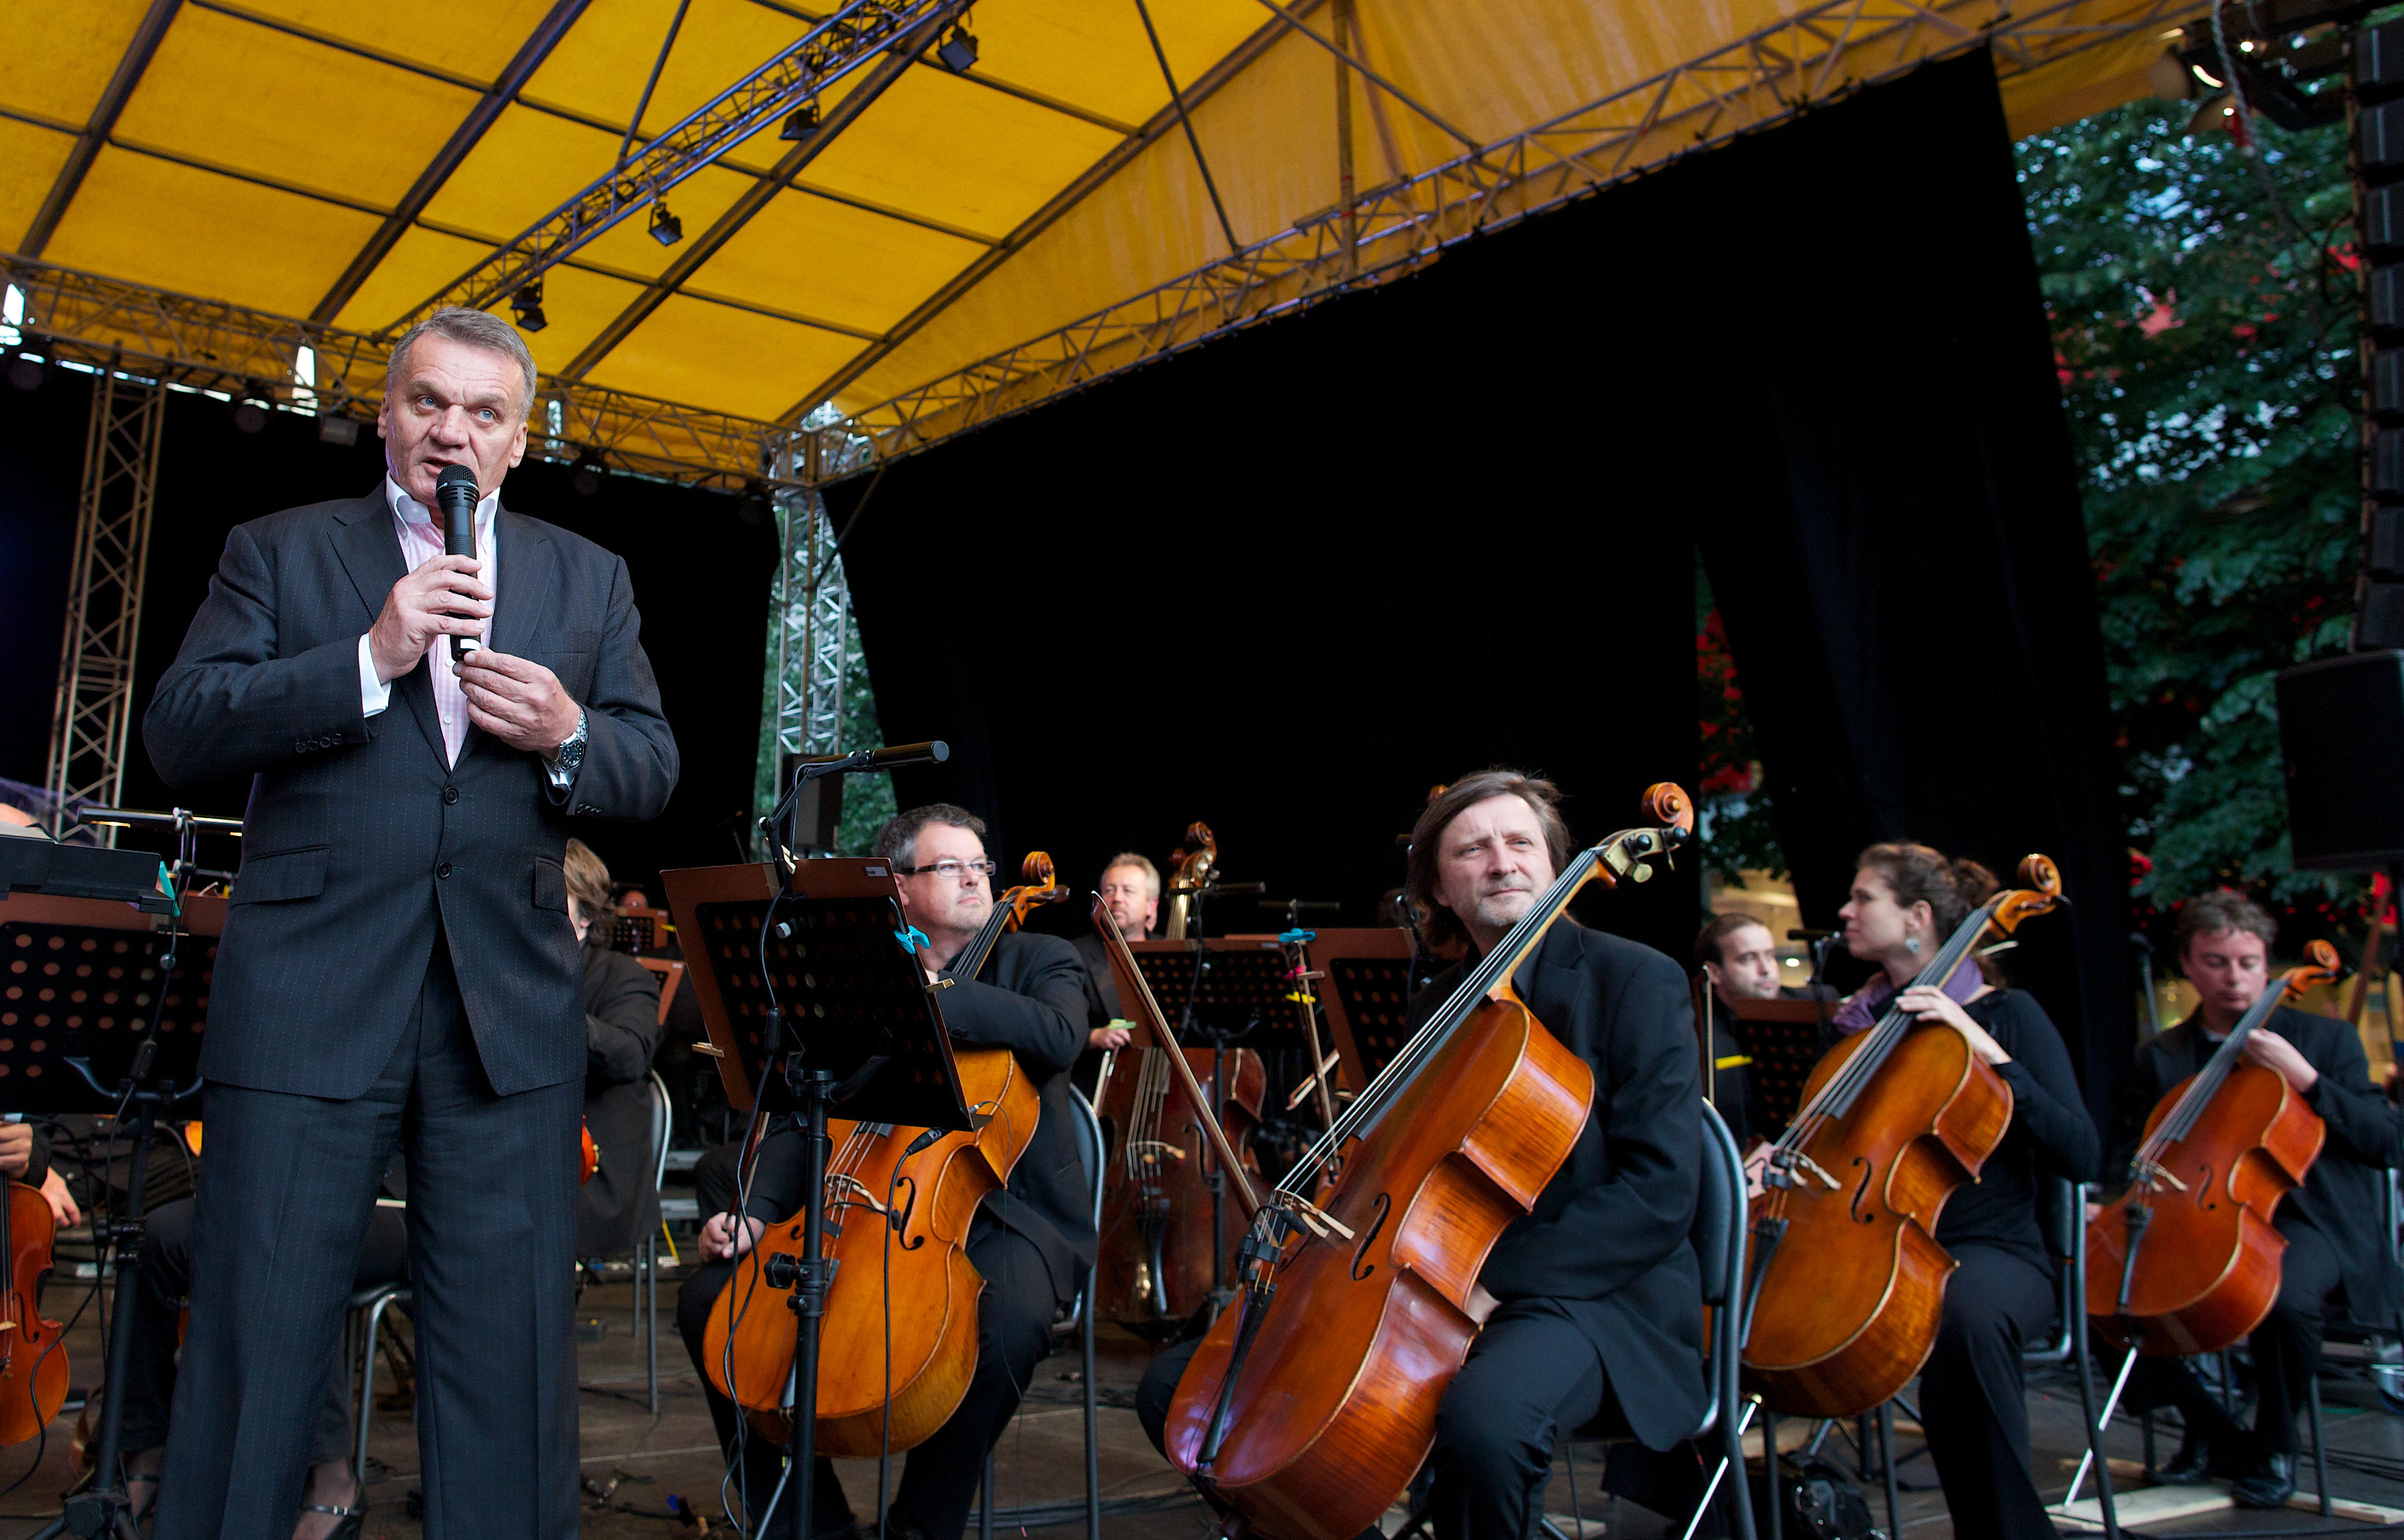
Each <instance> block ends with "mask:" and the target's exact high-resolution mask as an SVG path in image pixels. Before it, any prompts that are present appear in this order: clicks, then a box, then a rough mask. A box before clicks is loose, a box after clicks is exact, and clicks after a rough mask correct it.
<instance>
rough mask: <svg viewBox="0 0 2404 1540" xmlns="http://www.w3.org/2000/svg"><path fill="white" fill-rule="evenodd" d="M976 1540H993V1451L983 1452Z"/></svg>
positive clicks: (978, 1490) (978, 1491)
mask: <svg viewBox="0 0 2404 1540" xmlns="http://www.w3.org/2000/svg"><path fill="white" fill-rule="evenodd" d="M977 1540H993V1451H992V1450H991V1449H987V1450H985V1479H984V1480H983V1481H982V1482H980V1483H979V1484H978V1489H977Z"/></svg>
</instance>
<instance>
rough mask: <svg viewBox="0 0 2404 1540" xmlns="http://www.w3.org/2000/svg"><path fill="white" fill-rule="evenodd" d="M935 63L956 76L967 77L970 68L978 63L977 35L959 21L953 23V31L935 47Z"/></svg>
mask: <svg viewBox="0 0 2404 1540" xmlns="http://www.w3.org/2000/svg"><path fill="white" fill-rule="evenodd" d="M935 62H936V63H939V64H941V65H943V67H944V68H945V69H947V70H950V71H951V72H952V73H953V74H954V75H966V74H967V73H968V72H969V66H970V65H971V64H973V63H976V62H977V40H976V37H975V35H973V34H971V32H970V31H969V29H968V28H966V27H964V26H962V25H960V23H958V22H957V21H955V22H953V23H952V30H951V31H950V32H948V33H946V34H944V35H943V41H942V42H941V43H939V44H937V45H936V47H935Z"/></svg>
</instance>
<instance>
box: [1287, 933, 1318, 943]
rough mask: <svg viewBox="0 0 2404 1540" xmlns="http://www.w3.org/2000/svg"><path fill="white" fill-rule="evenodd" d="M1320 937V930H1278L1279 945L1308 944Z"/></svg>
mask: <svg viewBox="0 0 2404 1540" xmlns="http://www.w3.org/2000/svg"><path fill="white" fill-rule="evenodd" d="M1318 939H1319V932H1318V931H1279V932H1278V945H1280V946H1307V945H1309V944H1310V943H1312V942H1314V941H1317V940H1318Z"/></svg>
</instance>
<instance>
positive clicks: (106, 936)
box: [0, 892, 226, 1113]
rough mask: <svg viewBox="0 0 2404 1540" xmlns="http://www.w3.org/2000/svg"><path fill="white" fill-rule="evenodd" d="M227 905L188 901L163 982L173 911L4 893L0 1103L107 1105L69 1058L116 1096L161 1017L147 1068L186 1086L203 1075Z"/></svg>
mask: <svg viewBox="0 0 2404 1540" xmlns="http://www.w3.org/2000/svg"><path fill="white" fill-rule="evenodd" d="M225 915H226V901H225V900H223V899H221V898H187V899H186V900H184V917H183V924H182V930H183V940H182V942H181V943H180V944H179V945H177V947H176V949H175V971H174V972H173V973H169V974H168V975H167V977H166V979H165V980H164V984H163V987H164V992H165V999H164V1000H161V999H159V998H158V994H157V992H158V991H159V990H160V989H161V979H160V976H159V968H158V964H159V959H160V957H161V954H162V953H163V952H164V951H165V949H166V945H167V922H168V917H166V916H164V915H147V914H144V913H142V912H141V911H140V910H138V909H136V908H134V907H133V904H131V903H119V902H118V901H116V900H113V899H89V898H65V897H58V896H53V895H49V894H44V893H24V892H18V893H11V894H9V895H8V896H7V897H6V898H0V1109H6V1110H7V1111H8V1112H12V1113H89V1112H97V1111H114V1110H115V1108H116V1104H117V1101H116V1098H115V1097H114V1096H113V1095H111V1096H109V1097H108V1098H107V1099H105V1100H103V1099H95V1098H94V1097H93V1095H92V1090H91V1086H89V1085H85V1084H84V1081H83V1077H82V1076H81V1075H78V1074H77V1073H76V1072H75V1071H74V1069H73V1068H72V1067H71V1066H70V1065H69V1064H68V1062H67V1061H68V1060H69V1059H75V1058H80V1059H83V1060H85V1061H86V1062H87V1064H88V1065H89V1066H90V1068H91V1075H92V1079H94V1080H96V1081H98V1082H99V1083H100V1085H102V1086H103V1087H105V1088H106V1089H107V1090H109V1091H111V1092H113V1091H114V1090H115V1089H116V1088H117V1087H119V1085H122V1084H123V1082H124V1080H125V1078H126V1076H127V1075H128V1074H129V1073H131V1072H132V1071H133V1057H134V1054H135V1052H136V1051H137V1050H138V1049H139V1048H140V1047H141V1046H142V1041H143V1039H144V1038H145V1037H147V1035H148V1034H149V1030H150V1018H151V1013H152V1012H153V1011H154V1010H155V1011H157V1013H158V1017H159V1037H158V1047H157V1049H156V1050H155V1051H154V1052H153V1054H152V1056H151V1062H150V1076H151V1079H152V1081H153V1082H154V1083H155V1084H158V1085H173V1086H184V1085H190V1084H191V1083H192V1082H193V1081H194V1080H196V1079H198V1078H199V1075H200V1059H201V1034H202V1032H203V1029H204V1028H205V1027H206V1025H207V1015H208V1004H209V981H210V977H211V975H212V973H214V971H215V969H216V966H217V938H218V937H219V936H220V935H222V934H223V933H224V931H225Z"/></svg>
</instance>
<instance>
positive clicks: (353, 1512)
mask: <svg viewBox="0 0 2404 1540" xmlns="http://www.w3.org/2000/svg"><path fill="white" fill-rule="evenodd" d="M301 1512H302V1513H330V1514H332V1515H333V1516H334V1517H335V1518H337V1519H341V1520H342V1522H341V1523H339V1524H336V1525H335V1526H334V1527H333V1529H332V1531H331V1532H330V1533H328V1534H327V1536H326V1540H359V1532H360V1531H361V1530H362V1529H364V1528H365V1527H366V1526H367V1521H368V1510H367V1509H365V1508H363V1507H361V1508H338V1507H328V1505H325V1504H323V1503H311V1504H309V1505H307V1506H305V1507H303V1508H302V1509H301Z"/></svg>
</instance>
